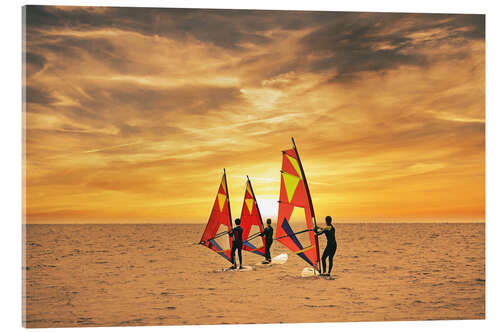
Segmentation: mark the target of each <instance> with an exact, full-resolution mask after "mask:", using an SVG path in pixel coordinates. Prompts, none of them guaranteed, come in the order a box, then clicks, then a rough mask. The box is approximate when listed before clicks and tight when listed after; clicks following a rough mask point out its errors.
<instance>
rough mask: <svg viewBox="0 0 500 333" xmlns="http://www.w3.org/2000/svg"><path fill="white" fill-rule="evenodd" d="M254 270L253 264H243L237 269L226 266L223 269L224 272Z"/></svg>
mask: <svg viewBox="0 0 500 333" xmlns="http://www.w3.org/2000/svg"><path fill="white" fill-rule="evenodd" d="M251 270H253V268H252V266H243V267H242V268H236V269H233V268H230V267H229V268H224V269H223V270H222V271H223V272H248V271H251Z"/></svg>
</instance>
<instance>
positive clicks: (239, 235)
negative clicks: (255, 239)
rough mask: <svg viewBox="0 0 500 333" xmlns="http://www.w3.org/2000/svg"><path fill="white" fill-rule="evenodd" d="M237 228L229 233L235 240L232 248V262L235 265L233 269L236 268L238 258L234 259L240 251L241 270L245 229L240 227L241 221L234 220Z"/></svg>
mask: <svg viewBox="0 0 500 333" xmlns="http://www.w3.org/2000/svg"><path fill="white" fill-rule="evenodd" d="M234 223H236V227H235V228H233V229H231V230H230V231H229V236H231V237H232V239H233V246H232V247H231V262H232V263H233V266H232V268H233V269H235V268H236V258H235V257H234V255H235V252H236V250H238V257H239V258H240V269H241V268H242V267H243V266H242V265H243V264H242V260H241V249H242V248H243V228H242V227H241V226H240V224H241V221H240V219H236V220H234Z"/></svg>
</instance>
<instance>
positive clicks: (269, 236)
mask: <svg viewBox="0 0 500 333" xmlns="http://www.w3.org/2000/svg"><path fill="white" fill-rule="evenodd" d="M266 224H267V225H266V227H265V228H264V231H262V233H261V234H260V236H264V240H265V241H264V242H265V244H264V245H265V250H264V256H265V258H266V260H264V261H263V262H262V263H263V264H269V263H270V262H271V245H272V244H273V231H274V230H273V227H271V219H267V220H266Z"/></svg>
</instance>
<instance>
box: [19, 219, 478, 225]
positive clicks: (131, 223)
mask: <svg viewBox="0 0 500 333" xmlns="http://www.w3.org/2000/svg"><path fill="white" fill-rule="evenodd" d="M322 223H323V222H321V221H320V222H319V223H318V224H320V225H321V224H322ZM432 223H434V224H438V223H439V224H485V223H486V221H473V220H463V221H461V220H455V221H422V220H417V221H402V220H392V221H366V220H365V221H334V224H432ZM37 224H61V225H65V224H66V225H85V224H96V225H98V224H103V225H110V224H112V225H120V224H121V225H123V224H130V225H137V224H143V225H150V224H158V225H159V224H165V225H186V224H191V225H205V224H206V222H189V221H172V222H165V221H143V222H141V221H115V222H113V221H36V222H23V223H22V225H37ZM290 224H291V225H302V224H303V223H301V222H295V223H290Z"/></svg>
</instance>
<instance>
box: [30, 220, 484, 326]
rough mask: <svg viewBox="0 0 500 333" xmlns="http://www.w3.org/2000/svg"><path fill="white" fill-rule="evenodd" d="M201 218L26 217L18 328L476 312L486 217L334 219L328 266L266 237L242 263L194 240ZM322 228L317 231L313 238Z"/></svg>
mask: <svg viewBox="0 0 500 333" xmlns="http://www.w3.org/2000/svg"><path fill="white" fill-rule="evenodd" d="M203 228H204V225H202V224H27V225H24V232H23V247H24V249H23V252H24V254H23V255H24V261H23V263H22V272H23V295H22V297H23V318H22V319H21V320H22V324H23V326H25V327H95V326H141V325H148V326H150V325H155V326H158V325H208V324H250V323H312V322H346V321H356V322H359V321H409V320H411V321H413V320H449V319H484V318H485V279H486V277H485V225H484V223H337V224H335V228H336V236H337V242H338V249H337V253H336V255H335V258H334V270H333V274H332V275H331V276H330V277H328V278H324V277H308V278H303V277H302V276H301V271H302V270H303V268H305V267H307V263H306V262H305V261H303V260H302V259H301V258H300V257H298V256H297V255H295V254H293V253H291V252H290V251H288V249H286V248H285V247H284V246H282V245H281V244H280V243H279V242H277V241H275V242H274V244H273V247H272V249H271V253H272V256H273V257H274V256H276V255H279V254H281V253H287V254H288V256H289V259H288V261H287V262H286V263H285V264H283V265H272V266H259V265H256V264H257V263H259V262H260V261H262V259H263V258H262V257H260V256H258V255H255V254H252V253H249V252H244V253H243V264H244V265H248V266H253V270H251V271H245V272H243V271H242V272H234V271H224V269H225V268H227V267H228V266H229V265H230V264H229V262H228V261H226V260H225V259H224V258H223V257H221V256H219V255H217V254H216V253H215V252H213V251H211V250H209V249H208V248H206V247H204V246H201V245H197V244H196V243H197V242H198V241H199V239H200V237H201V234H202V232H203ZM324 245H325V239H324V238H323V236H321V237H320V247H321V246H324Z"/></svg>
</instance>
